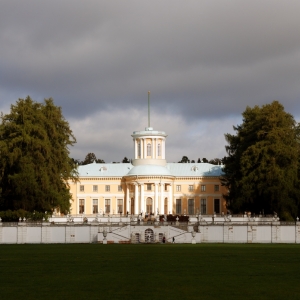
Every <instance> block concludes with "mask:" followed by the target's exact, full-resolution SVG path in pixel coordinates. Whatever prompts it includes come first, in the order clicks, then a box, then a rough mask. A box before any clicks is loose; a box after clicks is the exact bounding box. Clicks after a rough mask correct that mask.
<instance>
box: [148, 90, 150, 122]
mask: <svg viewBox="0 0 300 300" xmlns="http://www.w3.org/2000/svg"><path fill="white" fill-rule="evenodd" d="M149 127H150V91H148V128H149Z"/></svg>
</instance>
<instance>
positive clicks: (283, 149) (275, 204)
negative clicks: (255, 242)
mask: <svg viewBox="0 0 300 300" xmlns="http://www.w3.org/2000/svg"><path fill="white" fill-rule="evenodd" d="M242 115H243V123H242V124H241V125H238V126H236V127H234V130H235V131H236V135H232V134H225V138H226V141H227V142H228V145H227V146H226V151H227V154H228V156H226V157H225V158H224V164H225V167H224V177H223V178H222V183H223V185H225V186H226V187H227V188H228V191H229V192H228V194H227V195H225V198H226V200H227V206H228V208H229V209H231V210H232V211H233V212H234V213H235V212H243V211H251V212H254V213H265V214H273V213H274V212H277V213H278V214H279V215H280V217H283V218H285V219H291V217H293V218H295V217H296V215H297V206H298V207H299V203H297V199H299V174H300V172H299V137H300V135H299V125H297V124H296V122H295V120H294V118H293V116H292V115H290V114H289V113H286V112H285V111H284V107H283V106H282V105H281V104H280V103H279V102H277V101H274V102H272V103H271V104H267V105H264V106H262V107H258V106H255V107H254V108H250V107H247V108H246V110H245V111H244V113H243V114H242Z"/></svg>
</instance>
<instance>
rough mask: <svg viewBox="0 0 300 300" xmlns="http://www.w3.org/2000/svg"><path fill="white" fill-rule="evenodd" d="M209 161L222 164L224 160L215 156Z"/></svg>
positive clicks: (213, 163)
mask: <svg viewBox="0 0 300 300" xmlns="http://www.w3.org/2000/svg"><path fill="white" fill-rule="evenodd" d="M209 163H210V164H212V165H220V164H222V160H221V159H220V158H214V159H211V160H210V161H209Z"/></svg>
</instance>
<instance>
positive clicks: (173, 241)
mask: <svg viewBox="0 0 300 300" xmlns="http://www.w3.org/2000/svg"><path fill="white" fill-rule="evenodd" d="M172 243H173V244H175V238H174V236H173V239H172Z"/></svg>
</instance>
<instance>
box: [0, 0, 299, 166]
mask: <svg viewBox="0 0 300 300" xmlns="http://www.w3.org/2000/svg"><path fill="white" fill-rule="evenodd" d="M299 12H300V1H299V0H295V1H293V0H287V1H282V0H264V1H261V0H259V1H256V0H251V1H240V0H227V1H225V0H214V1H211V0H207V1H202V0H188V1H182V0H180V1H179V0H164V1H157V0H151V1H140V0H126V1H124V0H114V1H111V0H110V1H109V0H107V1H101V0H97V1H96V0H95V1H92V0H85V1H81V0H80V1H79V0H72V1H71V0H68V1H67V0H59V1H57V0H51V1H50V0H49V1H48V0H44V1H40V0H26V1H20V0H0V111H2V112H3V113H8V112H9V109H10V105H11V104H15V103H16V101H17V100H18V99H19V98H25V97H26V96H27V95H29V96H30V97H31V98H32V99H33V100H35V101H37V102H43V100H44V99H45V98H50V97H52V98H53V99H54V103H55V104H56V105H57V106H60V107H61V108H62V112H63V115H64V117H65V118H66V120H67V121H68V122H69V124H70V127H71V129H72V131H73V133H74V135H75V137H76V139H77V143H76V145H75V146H74V147H72V148H71V149H70V155H71V156H72V157H73V158H75V159H80V160H83V159H84V158H85V156H86V154H87V153H89V152H93V153H95V155H96V156H97V158H100V159H103V160H105V162H113V161H116V162H119V161H122V159H123V158H124V157H125V156H126V157H128V158H133V155H134V153H133V141H132V137H131V134H132V133H133V131H139V130H144V129H145V127H147V124H148V119H147V118H148V112H147V109H148V104H147V101H148V91H150V92H151V97H150V99H151V127H153V128H154V129H155V130H161V131H165V132H166V133H167V134H168V137H167V141H166V158H167V161H169V162H177V161H179V160H180V159H181V158H182V156H188V158H189V159H191V160H192V159H194V160H197V159H198V158H201V159H202V158H204V157H205V158H207V159H213V158H222V157H223V156H225V155H226V152H225V145H226V141H225V138H224V134H225V133H234V131H233V126H235V125H237V124H241V123H242V116H241V114H242V112H243V111H244V110H245V109H246V107H247V106H250V107H253V106H255V105H260V106H261V105H264V104H267V103H271V102H272V101H274V100H278V101H279V102H281V103H282V104H283V105H284V107H285V110H286V111H287V112H289V113H291V114H292V115H293V116H294V117H295V119H296V121H298V122H299V121H300V101H299V97H300V34H299V33H300V17H299Z"/></svg>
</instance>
